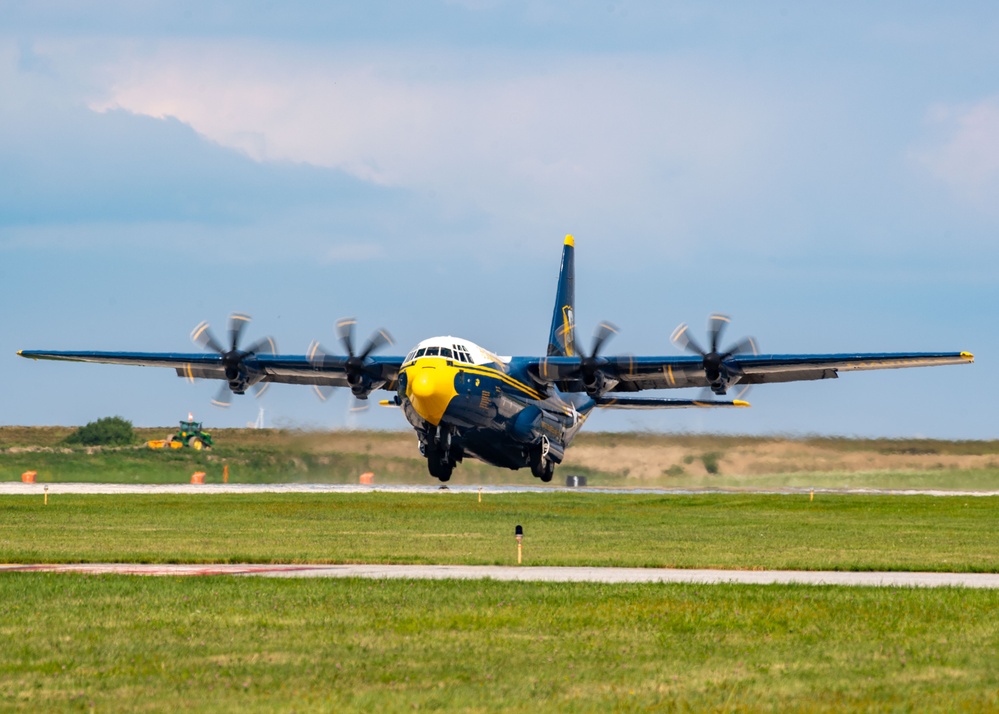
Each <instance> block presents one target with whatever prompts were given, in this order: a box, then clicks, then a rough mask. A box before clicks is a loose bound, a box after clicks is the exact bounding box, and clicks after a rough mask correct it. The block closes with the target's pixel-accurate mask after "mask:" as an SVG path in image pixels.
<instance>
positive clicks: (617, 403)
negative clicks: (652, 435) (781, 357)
mask: <svg viewBox="0 0 999 714" xmlns="http://www.w3.org/2000/svg"><path fill="white" fill-rule="evenodd" d="M594 402H596V405H597V406H598V407H601V408H604V409H687V408H701V409H709V408H713V407H748V406H749V402H744V401H742V400H740V399H735V400H732V401H718V400H712V399H669V398H665V397H664V398H662V399H642V398H635V397H631V398H629V397H625V398H620V399H619V398H613V397H598V398H597V399H595V400H594Z"/></svg>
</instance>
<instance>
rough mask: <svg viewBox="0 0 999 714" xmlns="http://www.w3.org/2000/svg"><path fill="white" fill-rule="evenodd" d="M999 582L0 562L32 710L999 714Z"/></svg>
mask: <svg viewBox="0 0 999 714" xmlns="http://www.w3.org/2000/svg"><path fill="white" fill-rule="evenodd" d="M997 609H999V593H997V592H995V591H969V590H958V589H934V590H898V589H881V588H870V589H863V588H837V587H807V586H766V587H749V586H734V585H716V586H694V585H615V586H607V585H597V584H578V583H577V584H572V585H566V584H540V583H538V584H536V583H500V582H491V581H483V582H433V581H359V580H346V581H340V580H333V581H314V580H265V579H252V578H247V579H238V578H233V577H214V578H186V579H181V578H140V577H127V576H102V577H93V576H74V575H60V576H53V575H41V574H30V575H29V574H19V575H3V576H0V633H2V636H3V640H4V643H5V644H4V647H2V648H0V707H2V708H3V709H5V710H14V711H17V710H20V711H107V710H112V711H123V710H126V711H179V710H197V711H328V712H372V711H377V712H383V711H384V712H403V711H406V712H410V711H426V710H449V711H455V710H457V711H472V712H493V711H512V712H537V711H566V712H605V711H624V712H641V711H812V712H835V711H843V710H863V711H934V710H935V711H995V710H996V709H997V708H999V667H997V666H996V663H997V661H996V652H997V651H999V625H997V623H996V619H995V612H996V611H997Z"/></svg>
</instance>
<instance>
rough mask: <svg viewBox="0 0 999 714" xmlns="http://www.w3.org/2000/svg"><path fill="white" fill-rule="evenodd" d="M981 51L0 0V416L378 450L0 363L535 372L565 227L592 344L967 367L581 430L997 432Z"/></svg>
mask: <svg viewBox="0 0 999 714" xmlns="http://www.w3.org/2000/svg"><path fill="white" fill-rule="evenodd" d="M996 37H999V5H996V4H995V3H993V2H965V3H960V4H958V5H953V4H951V5H947V4H941V3H930V2H882V3H862V2H842V3H827V2H796V3H789V2H756V3H741V2H712V3H703V2H628V1H615V0H610V1H608V0H604V1H603V2H585V1H581V2H572V3H568V2H543V1H539V2H502V1H500V0H495V1H493V0H464V1H461V0H454V1H451V2H424V3H411V2H406V1H402V0H400V1H398V2H391V1H389V2H368V3H353V2H284V3H272V2H235V1H234V0H233V1H231V2H226V1H220V2H210V3H205V2H200V1H197V2H195V1H193V0H192V1H186V0H177V1H174V0H163V1H158V0H144V1H143V2H133V1H125V0H122V1H121V2H114V1H103V2H87V1H86V0H80V1H77V0H73V1H70V0H65V1H63V2H55V1H53V2H47V1H45V0H41V1H38V0H32V1H30V2H19V1H17V0H4V1H3V2H0V97H2V98H0V166H2V167H3V171H0V308H2V311H0V312H2V318H0V326H2V329H0V366H2V370H0V374H2V376H0V380H2V383H3V389H2V395H3V396H2V398H0V424H39V425H45V424H52V425H55V424H59V425H75V424H84V423H86V422H88V421H92V420H94V419H97V418H100V417H103V416H110V415H120V416H123V417H125V418H127V419H130V420H131V421H132V422H133V423H135V424H136V425H139V426H155V425H169V424H172V423H175V422H176V421H177V420H178V419H180V418H183V417H185V416H186V414H187V413H188V412H193V413H194V415H195V417H196V418H200V419H203V420H204V421H205V422H206V423H207V424H208V425H211V426H216V427H225V426H242V425H244V424H246V423H248V422H252V421H254V420H256V419H257V417H258V415H259V410H260V409H261V408H263V409H264V420H265V423H266V424H267V425H269V426H281V427H287V428H316V429H327V428H343V427H350V428H379V429H403V428H407V425H406V423H405V420H404V418H403V417H402V415H401V413H399V412H398V411H397V410H391V409H384V408H377V407H376V408H372V409H369V410H368V411H367V412H364V413H362V414H352V413H351V412H350V408H349V407H350V405H351V400H350V397H349V394H347V393H346V390H341V391H340V392H338V393H337V394H336V395H335V396H334V397H333V398H332V399H331V400H329V401H328V402H325V403H322V402H320V401H319V400H317V399H316V398H315V396H314V395H313V394H312V392H311V391H310V390H309V389H307V388H303V387H293V386H285V385H277V386H275V387H273V388H272V389H270V390H268V391H267V393H266V394H265V395H264V396H263V397H262V398H261V399H260V400H255V399H253V398H252V397H251V396H246V397H235V398H234V400H233V405H232V407H231V408H229V409H228V410H219V409H217V408H215V407H212V406H211V405H210V400H211V398H212V396H213V395H214V394H215V391H216V389H217V386H216V385H215V384H212V383H206V382H197V383H194V384H190V383H188V382H186V381H184V380H181V379H178V378H177V377H176V375H175V374H174V373H173V372H172V371H169V370H157V369H150V368H133V367H117V366H103V365H76V364H68V363H67V364H60V363H48V362H32V361H29V360H24V359H21V358H19V357H17V356H16V354H15V353H16V351H17V350H19V349H79V350H83V349H103V350H135V351H196V349H197V348H196V347H194V346H193V345H192V344H191V342H190V340H189V334H190V331H191V329H192V328H193V327H194V326H195V325H196V324H197V323H199V322H200V321H202V320H208V321H209V322H210V323H211V324H212V325H213V328H214V330H215V332H216V333H217V334H219V335H223V334H224V333H225V331H226V319H227V316H228V315H229V313H231V312H234V311H238V312H245V313H249V314H250V315H252V316H253V318H254V322H253V323H252V324H251V325H250V327H249V328H248V330H247V338H248V340H251V341H252V340H254V339H256V338H257V337H260V336H263V335H265V334H267V335H271V336H273V337H274V338H275V339H276V341H277V344H278V346H279V348H280V351H281V352H282V353H295V354H301V353H304V352H305V350H306V348H307V347H308V345H309V343H310V341H311V340H313V339H318V340H320V341H321V342H322V343H323V344H324V345H325V346H326V348H327V350H328V351H331V352H333V351H337V350H336V349H335V348H337V347H338V343H337V340H336V338H335V335H334V324H335V322H336V320H337V319H338V318H341V317H347V316H353V317H356V318H357V319H358V323H359V326H358V338H359V339H362V338H363V336H364V335H366V334H367V333H368V332H370V331H373V330H375V329H377V328H386V329H388V331H389V332H390V333H391V334H392V335H393V336H394V337H395V339H396V342H397V344H396V345H395V346H394V348H390V349H389V351H387V353H391V354H405V352H406V351H407V350H408V349H409V348H410V347H411V346H412V345H414V344H415V343H416V342H418V341H419V340H421V339H423V338H426V337H429V336H433V335H440V334H453V335H459V336H462V337H464V338H466V339H468V340H471V341H473V342H475V343H478V344H480V345H482V346H484V347H487V348H488V349H490V350H493V351H495V352H498V353H500V354H512V355H530V354H541V353H542V352H543V351H544V349H545V346H546V344H547V336H548V327H549V323H550V320H551V310H552V303H553V300H554V294H555V280H556V276H557V271H558V264H559V259H560V254H561V246H562V241H563V238H564V236H565V235H566V234H569V233H571V234H573V235H574V236H575V239H576V271H577V276H576V277H577V284H576V293H577V295H576V302H577V305H576V307H577V309H576V319H577V323H578V329H579V332H580V334H581V335H586V334H588V333H589V332H590V331H591V330H592V329H593V327H595V326H596V325H597V324H598V323H599V322H600V321H601V320H610V321H612V322H614V323H615V324H617V325H618V326H619V327H620V328H621V332H620V334H619V335H617V336H615V338H614V340H613V342H611V343H609V344H608V346H607V347H608V352H616V353H620V354H645V355H673V354H678V352H677V351H676V348H675V347H673V346H672V345H671V344H670V342H669V335H670V333H671V332H672V330H673V328H674V327H676V326H677V325H678V324H679V323H681V322H688V323H690V324H691V326H692V328H693V329H694V331H695V334H698V333H700V334H703V333H704V330H705V329H706V319H707V316H708V315H709V314H710V313H712V312H723V313H727V314H729V315H731V316H732V318H733V319H732V326H731V331H730V334H729V335H728V337H730V338H731V339H732V340H733V341H734V340H735V339H737V338H739V337H742V336H744V335H752V336H753V337H755V338H756V340H757V341H758V343H759V344H760V346H761V349H762V351H764V352H768V353H770V352H773V353H807V352H820V353H828V352H841V351H842V352H866V351H875V352H879V351H958V350H968V351H971V352H974V353H975V356H976V364H974V365H972V366H949V367H939V368H932V369H915V370H897V371H890V372H871V373H853V374H846V375H844V376H843V377H841V378H840V379H838V380H828V381H824V382H815V383H800V384H789V385H764V386H760V387H757V388H756V389H754V390H753V391H752V392H751V394H750V395H749V400H750V401H751V402H752V404H753V408H752V409H749V410H731V411H728V410H710V411H699V410H685V411H674V410H670V411H662V412H628V413H621V412H617V413H613V412H599V413H597V414H595V415H594V416H593V417H592V418H591V424H590V425H589V428H591V429H603V430H628V431H652V432H661V431H667V432H708V433H714V432H719V433H740V434H782V435H783V434H788V435H806V434H826V435H845V436H871V437H881V436H884V437H918V436H922V437H932V438H955V439H962V438H964V439H994V438H999V428H997V421H996V418H995V414H996V411H995V410H996V407H995V405H996V404H997V403H999V399H997V397H999V387H997V386H996V380H995V379H994V376H993V375H994V373H995V371H996V366H997V363H996V359H995V354H996V352H997V349H999V336H997V329H996V319H995V317H994V311H995V308H996V306H997V304H999V72H997V71H996V67H999V43H997V42H995V38H996ZM692 394H693V393H692ZM670 396H686V395H685V394H684V393H682V392H672V393H670Z"/></svg>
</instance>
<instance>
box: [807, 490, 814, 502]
mask: <svg viewBox="0 0 999 714" xmlns="http://www.w3.org/2000/svg"><path fill="white" fill-rule="evenodd" d="M808 500H809V501H814V500H815V489H814V488H813V489H812V490H811V491H809V492H808Z"/></svg>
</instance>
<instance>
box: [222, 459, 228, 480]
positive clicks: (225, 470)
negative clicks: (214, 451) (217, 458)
mask: <svg viewBox="0 0 999 714" xmlns="http://www.w3.org/2000/svg"><path fill="white" fill-rule="evenodd" d="M222 483H229V464H226V465H225V466H223V467H222Z"/></svg>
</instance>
